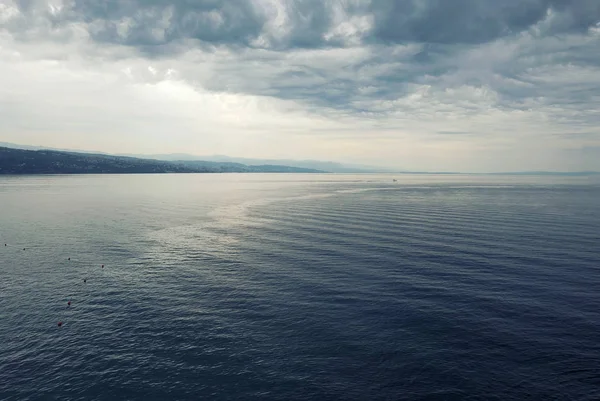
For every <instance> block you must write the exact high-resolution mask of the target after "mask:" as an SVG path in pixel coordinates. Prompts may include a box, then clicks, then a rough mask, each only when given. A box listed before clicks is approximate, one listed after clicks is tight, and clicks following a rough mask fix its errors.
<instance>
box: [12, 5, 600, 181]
mask: <svg viewBox="0 0 600 401" xmlns="http://www.w3.org/2000/svg"><path fill="white" fill-rule="evenodd" d="M598 49H600V2H598V1H597V0H571V1H567V0H525V1H524V0H519V1H517V0H506V1H492V0H456V1H453V2H448V1H442V0H419V1H417V0H414V1H413V0H403V1H400V0H394V1H393V0H378V1H362V0H336V1H324V0H321V1H317V0H298V1H291V0H228V1H217V0H204V1H202V0H196V1H191V0H181V1H178V2H168V1H163V0H145V1H142V0H119V1H117V0H106V1H98V0H93V1H92V0H45V1H42V0H18V1H15V0H5V1H4V2H2V3H1V4H0V107H2V108H1V109H0V116H2V121H3V123H2V124H1V125H0V136H4V137H7V136H9V137H10V138H13V139H15V138H16V137H17V136H21V137H22V138H29V139H27V140H37V141H41V142H46V143H47V144H48V145H52V143H51V141H54V142H56V141H59V142H61V145H62V146H66V145H68V144H69V143H72V144H75V143H76V144H77V146H79V147H82V148H85V147H89V146H92V145H93V146H95V147H96V148H98V149H99V150H107V151H115V150H120V149H121V148H123V149H124V148H127V151H135V150H137V149H140V148H142V147H143V148H144V149H146V150H148V151H152V152H153V153H164V148H165V147H166V148H168V149H171V150H172V151H182V150H186V149H190V147H191V148H192V150H194V151H196V152H199V153H211V152H214V153H230V154H238V155H245V156H260V157H263V156H264V157H318V158H328V159H332V158H333V159H337V160H351V161H360V162H371V163H379V164H385V165H388V166H398V167H403V168H415V169H424V168H432V169H435V170H443V169H449V170H452V169H466V170H473V171H475V170H477V171H481V170H490V169H509V167H510V168H511V169H512V168H513V167H514V168H518V169H520V168H522V169H529V168H531V169H561V168H576V166H577V162H576V160H575V158H576V156H574V153H573V152H570V151H568V150H569V149H573V148H582V147H587V148H593V147H594V146H598V145H600V137H599V136H598V135H597V133H598V132H600V131H599V130H600V128H599V127H600V112H599V111H598V110H600V107H599V106H600V95H598V94H599V93H600V52H599V51H598ZM17 139H18V138H17ZM41 142H40V143H41ZM115 143H117V145H114V144H115ZM190 144H191V145H190ZM117 147H120V148H119V149H117ZM482 152H483V153H484V154H486V155H487V156H486V157H481V156H480V155H481V154H482ZM242 153H244V154H242ZM569 158H570V159H569ZM564 160H571V161H569V162H568V163H567V162H566V161H564ZM574 160H575V161H574ZM586 160H587V161H586V167H588V168H589V164H590V163H591V162H590V159H589V157H588V159H586ZM563 161H564V162H563ZM595 168H597V169H600V161H599V162H598V163H596V167H595Z"/></svg>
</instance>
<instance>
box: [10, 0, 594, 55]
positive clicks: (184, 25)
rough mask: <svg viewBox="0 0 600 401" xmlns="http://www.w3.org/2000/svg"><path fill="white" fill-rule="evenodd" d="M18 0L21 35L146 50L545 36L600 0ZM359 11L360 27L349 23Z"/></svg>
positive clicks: (589, 14) (579, 24)
mask: <svg viewBox="0 0 600 401" xmlns="http://www.w3.org/2000/svg"><path fill="white" fill-rule="evenodd" d="M16 4H17V5H18V7H19V9H20V10H21V12H22V13H24V15H26V18H28V19H29V23H27V22H26V21H21V24H13V25H12V26H9V27H8V29H9V30H11V31H12V32H13V33H15V34H17V35H19V34H22V33H23V32H22V30H23V29H26V30H28V31H29V33H30V34H33V33H34V31H35V32H38V33H40V34H42V33H43V30H40V29H39V28H40V24H41V23H42V22H45V23H46V26H47V28H48V29H49V30H53V29H56V28H58V27H61V26H65V25H67V24H70V23H84V24H86V28H87V29H88V32H89V34H90V35H91V37H92V38H93V39H94V40H96V41H99V42H105V43H120V44H126V45H129V46H133V47H139V48H141V49H144V50H146V51H149V49H151V48H152V47H156V48H157V49H160V51H164V48H162V47H160V46H164V45H165V44H176V42H178V41H181V40H190V39H192V40H198V41H202V42H206V43H211V44H215V45H223V44H227V45H232V46H251V47H263V48H272V49H276V50H285V49H291V48H319V47H332V46H333V47H344V46H347V45H348V43H349V42H348V41H347V39H348V38H349V37H350V36H353V35H354V36H356V38H357V39H358V43H387V44H404V43H424V44H479V43H486V42H489V41H493V40H496V39H498V38H502V37H508V36H513V35H516V34H519V33H521V32H524V31H527V30H530V29H532V28H535V29H536V30H537V32H538V34H541V35H554V34H564V33H583V32H585V31H586V30H587V29H589V28H590V27H593V26H594V25H595V24H597V23H598V21H600V2H598V1H597V0H527V1H523V0H503V1H496V0H454V1H443V0H372V1H368V0H335V1H334V0H296V1H290V0H285V1H280V2H277V1H274V0H179V1H176V2H173V1H169V0H65V1H63V2H61V3H60V4H59V5H58V3H57V5H56V6H53V7H49V6H48V4H47V2H45V1H41V0H17V1H16ZM361 18H362V19H363V20H362V21H363V26H362V28H360V27H357V26H353V24H352V22H353V21H354V23H355V24H354V25H356V24H358V22H357V21H359V20H360V19H361ZM544 21H545V23H544V24H542V25H539V24H540V23H542V22H544ZM344 24H345V25H344ZM365 24H366V25H365ZM359 25H360V24H359ZM336 28H338V29H337V31H336ZM358 28H360V29H358ZM357 29H358V31H357ZM336 32H337V33H336ZM328 33H330V34H328ZM29 37H31V36H29ZM352 43H354V44H356V43H357V42H352ZM426 56H427V53H423V54H421V56H420V57H421V59H426Z"/></svg>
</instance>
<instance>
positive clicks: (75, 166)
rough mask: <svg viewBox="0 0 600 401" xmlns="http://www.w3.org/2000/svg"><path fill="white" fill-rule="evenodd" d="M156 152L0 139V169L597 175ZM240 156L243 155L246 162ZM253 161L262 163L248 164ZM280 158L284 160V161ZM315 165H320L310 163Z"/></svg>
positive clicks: (21, 172)
mask: <svg viewBox="0 0 600 401" xmlns="http://www.w3.org/2000/svg"><path fill="white" fill-rule="evenodd" d="M154 156H156V158H152V157H151V156H149V157H142V156H140V157H135V156H133V155H132V156H130V155H127V156H125V155H110V154H106V153H93V152H84V151H81V152H80V151H77V152H76V151H69V150H56V149H49V148H35V147H29V146H24V145H23V146H22V145H13V144H7V143H2V142H0V175H9V174H10V175H43V174H46V175H50V174H168V173H177V174H185V173H309V174H323V173H330V174H331V173H335V174H397V175H406V174H419V175H494V176H497V175H509V176H510V175H512V176H527V175H530V176H534V175H537V176H579V177H581V176H598V175H600V172H598V171H574V172H561V171H515V172H483V173H473V172H448V171H407V170H391V169H383V168H382V169H377V168H376V167H370V166H356V167H354V166H351V165H343V164H340V163H334V162H320V161H308V160H305V161H295V160H260V159H242V158H231V157H226V156H215V157H212V160H200V159H193V157H192V156H191V155H183V154H182V155H179V156H181V157H182V159H181V160H177V159H175V160H172V159H171V157H175V156H176V155H154ZM239 161H247V162H248V164H245V163H241V162H239ZM250 162H256V163H261V164H250ZM284 162H289V163H290V164H295V165H287V164H284ZM310 166H318V167H322V168H311V167H310Z"/></svg>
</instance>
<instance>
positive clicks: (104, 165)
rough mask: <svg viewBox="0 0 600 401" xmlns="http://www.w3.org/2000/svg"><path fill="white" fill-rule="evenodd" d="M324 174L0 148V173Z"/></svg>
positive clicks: (295, 169) (272, 167)
mask: <svg viewBox="0 0 600 401" xmlns="http://www.w3.org/2000/svg"><path fill="white" fill-rule="evenodd" d="M226 172H228V173H324V172H325V171H322V170H316V169H309V168H298V167H291V166H283V165H246V164H242V163H229V162H211V161H199V160H196V161H179V160H175V161H164V160H156V159H141V158H136V157H126V156H113V155H106V154H91V153H78V152H68V151H55V150H25V149H14V148H8V147H0V174H151V173H154V174H159V173H226Z"/></svg>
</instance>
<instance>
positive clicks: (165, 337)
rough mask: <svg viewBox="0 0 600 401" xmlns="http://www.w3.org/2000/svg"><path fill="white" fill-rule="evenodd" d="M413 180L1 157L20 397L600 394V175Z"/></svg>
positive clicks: (1, 329) (0, 324)
mask: <svg viewBox="0 0 600 401" xmlns="http://www.w3.org/2000/svg"><path fill="white" fill-rule="evenodd" d="M394 178H395V179H396V180H397V181H396V182H393V181H392V177H391V176H389V175H303V174H297V175H285V174H274V175H262V174H255V175H252V174H224V175H216V174H215V175H212V174H211V175H208V174H207V175H202V174H200V175H121V176H113V175H109V176H101V175H98V176H52V177H49V176H46V177H35V176H29V177H25V176H23V177H15V176H4V177H0V205H2V213H0V236H1V237H4V238H6V239H8V241H7V242H11V243H21V244H26V246H27V249H29V251H28V252H26V253H23V254H21V255H19V257H15V247H6V249H5V250H4V251H2V252H0V339H1V340H2V341H0V400H10V401H12V400H25V401H27V400H111V401H114V400H144V401H149V400H199V399H210V400H523V399H530V400H598V399H600V368H599V367H600V334H599V333H600V307H599V305H600V291H598V289H599V288H600V272H599V269H600V252H599V251H598V244H599V243H600V231H599V229H598V227H600V210H599V209H600V203H599V202H598V199H600V185H599V183H598V182H594V181H593V179H592V178H586V177H531V176H530V177H508V176H507V177H503V176H493V177H486V176H477V177H473V176H467V175H465V176H425V175H418V176H412V175H402V176H400V177H398V176H397V175H396V176H395V177H394ZM16 249H19V248H18V247H17V248H16ZM65 253H68V254H71V255H74V256H73V258H74V260H73V261H72V262H71V263H69V264H68V266H67V264H61V263H60V261H61V260H64V254H65ZM70 259H71V258H69V260H70ZM98 261H103V262H104V263H106V264H107V265H110V269H97V268H94V266H98ZM87 277H90V279H91V281H90V285H89V286H88V285H86V286H81V285H78V284H77V283H81V281H80V280H82V279H83V282H84V283H86V282H87ZM65 299H67V300H71V299H75V300H76V303H75V304H74V305H76V307H71V308H65V307H64V300H65ZM56 322H58V327H62V326H63V322H64V327H62V329H61V330H57V328H56V326H54V325H55V324H56Z"/></svg>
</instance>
